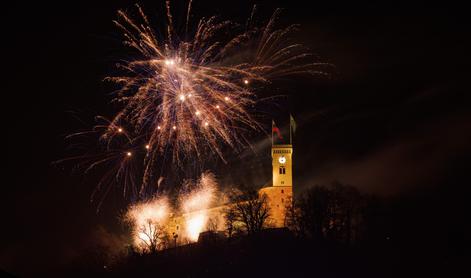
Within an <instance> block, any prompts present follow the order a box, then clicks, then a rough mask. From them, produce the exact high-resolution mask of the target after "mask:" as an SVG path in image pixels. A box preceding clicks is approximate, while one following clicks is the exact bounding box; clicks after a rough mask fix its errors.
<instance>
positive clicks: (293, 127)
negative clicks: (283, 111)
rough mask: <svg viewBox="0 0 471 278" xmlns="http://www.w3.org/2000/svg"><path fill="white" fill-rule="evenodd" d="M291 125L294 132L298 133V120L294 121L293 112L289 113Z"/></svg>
mask: <svg viewBox="0 0 471 278" xmlns="http://www.w3.org/2000/svg"><path fill="white" fill-rule="evenodd" d="M289 126H290V128H291V129H292V130H293V133H296V122H295V121H294V117H293V115H291V114H289Z"/></svg>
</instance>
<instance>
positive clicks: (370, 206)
mask: <svg viewBox="0 0 471 278" xmlns="http://www.w3.org/2000/svg"><path fill="white" fill-rule="evenodd" d="M286 210H287V214H286V226H287V227H288V228H289V229H290V230H291V231H293V232H294V234H295V235H296V236H298V237H301V238H306V239H311V240H314V241H332V242H338V243H343V244H347V245H351V244H358V243H360V242H367V241H369V242H371V241H375V240H383V239H386V240H387V239H388V238H389V235H388V233H389V232H390V229H391V226H390V223H388V221H387V219H388V215H389V211H388V206H387V202H386V200H384V199H379V198H378V197H375V196H371V195H368V194H363V193H361V192H360V191H359V190H358V189H356V188H355V187H353V186H349V185H344V184H341V183H338V182H335V183H333V184H332V185H331V186H329V187H327V186H319V185H317V186H314V187H312V188H310V189H308V190H306V191H305V192H303V194H302V195H300V197H298V198H296V199H294V200H293V203H292V204H289V205H288V206H287V208H286Z"/></svg>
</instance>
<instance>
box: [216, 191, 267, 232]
mask: <svg viewBox="0 0 471 278" xmlns="http://www.w3.org/2000/svg"><path fill="white" fill-rule="evenodd" d="M232 199H233V204H232V205H231V207H230V208H229V210H228V211H227V212H226V215H225V219H226V225H227V224H228V223H229V224H230V226H229V227H228V228H229V229H230V230H231V233H232V232H233V231H234V227H235V226H237V225H240V226H241V227H242V228H243V229H244V230H245V232H246V233H247V234H255V233H258V232H260V231H261V230H262V229H263V228H265V227H266V226H267V225H268V220H269V217H270V207H269V206H268V197H267V196H266V195H265V194H262V195H259V194H258V193H257V192H256V191H245V192H241V193H238V194H235V195H234V196H232Z"/></svg>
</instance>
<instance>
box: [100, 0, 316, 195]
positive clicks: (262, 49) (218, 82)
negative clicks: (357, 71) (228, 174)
mask: <svg viewBox="0 0 471 278" xmlns="http://www.w3.org/2000/svg"><path fill="white" fill-rule="evenodd" d="M191 5H192V2H191V1H189V2H188V10H187V14H186V24H185V28H184V29H185V32H184V33H183V34H178V32H176V31H175V28H174V23H173V20H174V19H173V17H172V13H171V7H170V3H169V1H167V2H166V11H167V13H166V23H167V24H166V27H165V28H163V30H161V31H159V30H156V29H154V28H153V27H152V26H153V25H152V24H151V23H150V21H149V19H148V17H147V16H146V15H145V13H144V12H143V10H142V9H141V7H140V6H136V10H137V14H138V16H136V17H131V16H129V15H128V13H126V12H123V11H119V12H118V19H117V20H116V21H115V24H116V25H117V26H118V27H119V28H120V29H121V30H122V32H123V35H124V43H125V44H126V45H127V46H129V47H131V48H134V49H135V50H137V51H138V52H139V56H140V58H139V59H136V60H131V61H126V62H122V63H120V64H119V65H118V67H119V69H120V71H121V73H122V74H120V75H119V76H112V77H109V78H107V80H109V81H111V82H113V83H115V84H117V86H118V89H117V91H116V92H115V96H114V98H113V102H115V103H118V105H119V107H120V111H119V112H118V113H117V114H116V115H115V116H114V117H113V118H112V119H111V120H110V121H109V122H108V123H107V125H106V126H104V129H100V132H101V134H100V141H101V142H102V144H101V145H103V146H105V148H104V150H102V152H103V153H108V152H115V151H114V149H113V148H111V147H110V146H119V144H117V143H116V142H124V143H123V145H125V146H126V148H125V149H122V151H121V154H122V158H121V159H122V160H123V161H126V163H129V161H130V160H131V158H132V160H133V161H140V164H141V165H142V167H141V168H142V173H141V174H140V178H139V179H140V181H139V184H140V186H139V188H136V189H132V191H133V192H134V193H137V194H140V195H142V194H145V193H146V192H148V190H147V189H148V187H149V185H151V184H152V185H154V184H155V183H156V182H157V179H159V180H160V175H157V174H156V173H155V172H156V171H157V169H158V168H159V165H160V167H162V165H164V164H168V163H173V164H175V165H180V164H183V162H185V161H191V162H194V161H199V160H202V159H203V158H204V157H205V155H207V154H208V153H209V154H211V153H212V154H216V155H217V156H219V157H220V158H221V159H222V160H224V155H223V149H222V148H223V146H229V147H231V148H239V147H241V146H246V145H247V144H249V142H248V140H247V139H246V136H245V135H247V132H251V131H254V130H255V131H257V130H262V128H261V126H260V124H259V123H258V122H257V120H256V119H255V117H254V116H253V115H254V113H253V112H254V111H252V110H253V107H254V105H255V104H256V102H257V97H256V93H255V88H260V87H262V86H263V85H265V84H267V83H269V82H271V81H272V80H273V79H275V78H277V77H280V76H287V75H293V74H306V73H307V74H324V73H323V72H322V71H321V70H320V67H321V66H322V65H323V64H322V63H313V62H312V60H313V59H312V56H311V55H310V54H309V53H307V52H306V50H305V48H304V47H303V46H302V45H300V44H297V43H293V42H292V40H291V39H290V35H291V33H292V32H293V31H294V30H295V29H296V26H295V25H291V26H288V27H284V28H280V29H277V28H276V24H275V23H276V19H277V17H278V16H279V14H280V10H276V11H275V12H274V13H273V15H272V17H271V18H270V19H269V20H268V22H267V23H266V24H265V25H262V26H261V27H259V26H255V25H254V24H253V22H252V19H253V17H254V13H255V7H254V9H253V11H252V14H251V16H250V18H249V20H248V21H247V23H246V24H245V26H244V28H242V27H241V26H240V25H237V24H234V23H232V22H231V21H224V20H219V19H218V18H217V17H215V16H213V17H209V18H202V19H200V20H199V21H198V22H197V24H196V26H195V27H191V25H189V19H190V12H191V11H190V8H191ZM229 34H231V35H229ZM132 150H139V151H138V152H139V154H136V155H135V153H136V151H132ZM105 161H107V160H103V161H100V162H95V163H93V164H92V166H93V167H95V166H97V165H98V164H100V163H101V162H105ZM121 163H122V162H121ZM123 167H124V166H123V165H121V167H119V168H118V170H122V169H128V168H129V167H128V166H126V167H124V168H123ZM121 176H123V177H128V176H129V175H124V174H122V173H121ZM125 183H126V182H125ZM130 183H131V185H126V184H125V186H124V187H125V188H129V187H134V184H137V182H136V181H132V182H130ZM128 184H129V183H128Z"/></svg>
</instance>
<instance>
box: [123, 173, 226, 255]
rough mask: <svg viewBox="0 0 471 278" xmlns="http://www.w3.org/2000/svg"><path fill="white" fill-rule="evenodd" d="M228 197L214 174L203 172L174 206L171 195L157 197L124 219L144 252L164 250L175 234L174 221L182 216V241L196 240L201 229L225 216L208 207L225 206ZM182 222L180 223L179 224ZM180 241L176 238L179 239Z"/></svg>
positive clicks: (188, 184)
mask: <svg viewBox="0 0 471 278" xmlns="http://www.w3.org/2000/svg"><path fill="white" fill-rule="evenodd" d="M225 201H226V199H225V196H224V194H223V193H222V192H220V191H219V190H218V188H217V181H216V178H215V176H214V174H212V173H210V172H206V173H203V174H202V175H201V177H200V178H199V180H198V181H196V182H194V181H190V180H187V181H185V184H184V185H183V189H182V191H181V192H180V194H179V196H178V200H177V203H176V204H175V205H174V206H172V205H171V204H170V202H169V198H168V197H167V196H159V197H155V198H153V199H151V200H148V201H145V202H141V203H137V204H135V205H132V206H130V207H129V209H128V211H127V213H126V214H125V216H124V221H125V222H127V223H128V224H129V226H130V228H131V232H132V235H133V246H135V247H136V248H138V249H139V250H141V251H149V250H150V251H154V250H161V249H163V248H166V247H169V246H168V244H169V242H171V240H172V239H171V237H172V236H174V235H175V234H173V235H172V234H171V232H170V230H171V229H170V227H171V226H172V225H177V224H175V223H170V222H171V221H176V219H179V218H181V220H182V221H179V223H180V222H181V224H182V225H183V226H182V227H179V228H178V232H179V231H182V233H179V235H178V236H179V237H180V240H179V242H188V243H189V242H195V241H196V240H198V236H199V234H200V233H201V232H203V231H205V230H206V229H207V226H208V224H210V221H220V220H221V219H222V215H220V213H219V214H218V215H214V214H213V215H210V211H209V210H208V209H210V208H212V207H213V206H214V205H222V204H224V203H225ZM215 224H216V225H217V224H218V223H215ZM178 225H179V224H178ZM175 242H176V241H175Z"/></svg>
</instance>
